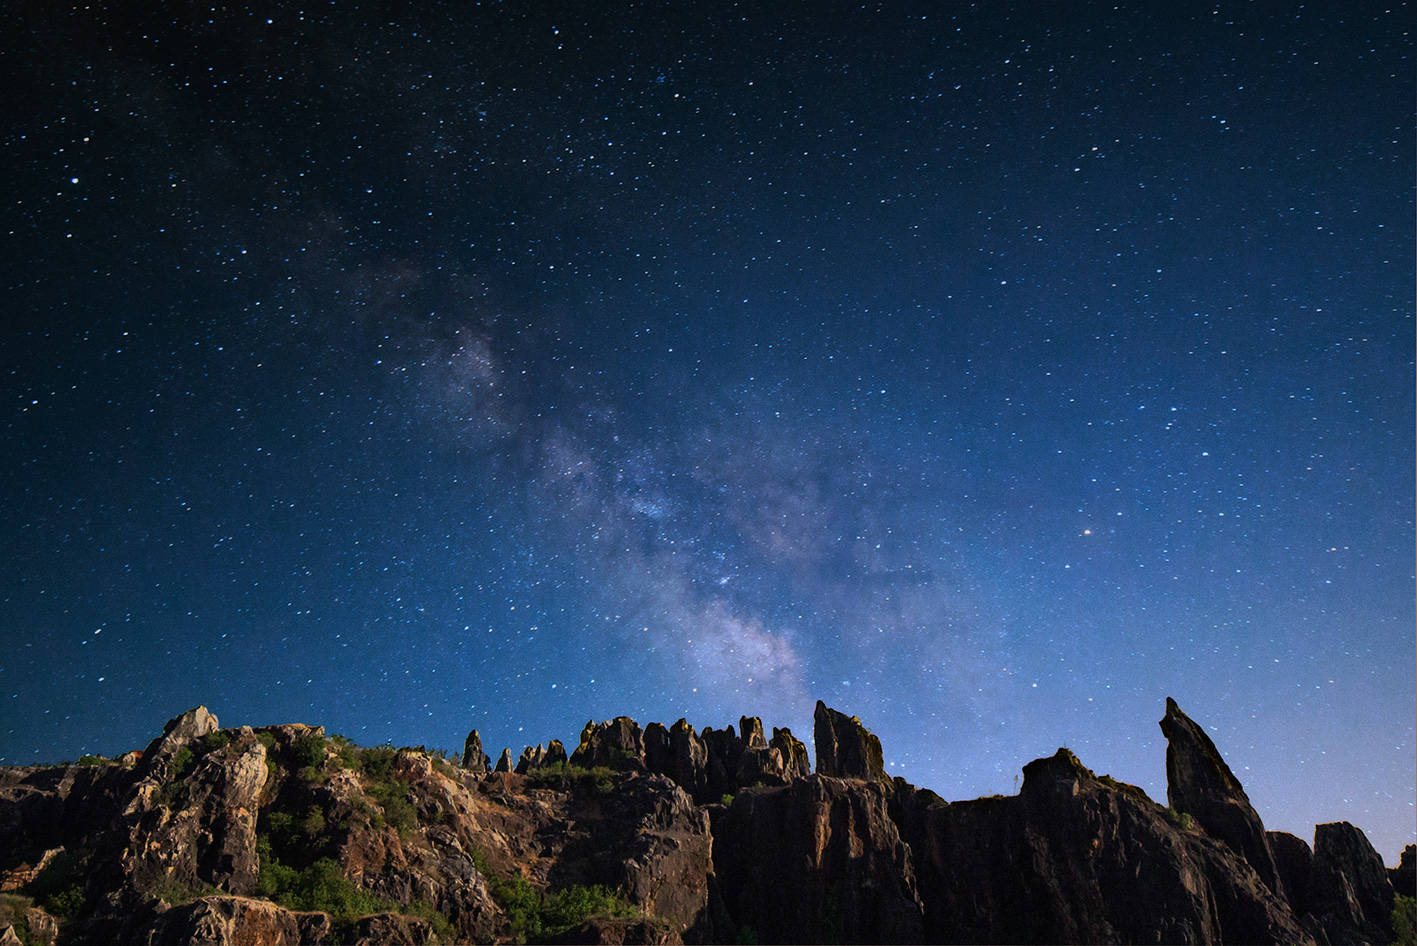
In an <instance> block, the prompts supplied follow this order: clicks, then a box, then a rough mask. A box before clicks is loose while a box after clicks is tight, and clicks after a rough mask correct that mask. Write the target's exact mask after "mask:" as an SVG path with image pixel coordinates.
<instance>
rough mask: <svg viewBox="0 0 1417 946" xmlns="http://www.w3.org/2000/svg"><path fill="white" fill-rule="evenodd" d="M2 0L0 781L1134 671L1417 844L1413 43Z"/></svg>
mask: <svg viewBox="0 0 1417 946" xmlns="http://www.w3.org/2000/svg"><path fill="white" fill-rule="evenodd" d="M411 7H412V8H411V9H409V8H405V6H404V5H395V6H390V5H384V4H372V3H355V4H341V5H339V6H338V7H336V6H334V5H332V4H327V3H309V4H304V5H299V4H284V5H281V6H280V7H279V8H276V6H275V5H269V6H268V7H252V8H251V9H249V10H245V11H240V12H232V11H230V10H227V9H224V8H218V9H209V8H208V7H206V6H202V5H197V4H189V3H175V4H167V5H163V6H162V7H161V8H154V9H153V10H151V11H149V12H146V13H142V12H134V11H123V12H114V11H112V10H109V11H104V12H100V11H92V10H75V11H70V10H58V9H55V8H51V6H50V5H48V4H32V5H28V6H25V7H23V8H21V9H20V10H19V12H15V11H13V10H12V11H8V12H5V13H3V14H0V36H3V37H4V38H3V40H0V73H2V74H3V79H4V87H5V88H6V89H7V90H9V95H8V97H7V104H6V107H5V115H4V117H3V128H0V132H3V134H2V135H0V166H3V168H4V170H5V177H6V180H7V181H8V182H9V183H8V187H7V192H6V196H5V201H4V219H3V221H0V222H3V227H0V237H3V240H4V243H3V248H0V280H3V281H0V286H3V294H4V295H3V302H0V308H3V312H4V323H3V328H0V332H3V336H0V340H3V344H0V371H3V373H0V385H2V386H3V389H2V390H0V394H3V398H4V400H3V402H0V457H2V458H3V460H2V461H0V562H2V563H3V567H2V568H0V581H3V584H0V642H3V647H0V699H3V701H4V703H3V706H4V709H3V711H0V762H4V763H21V762H34V761H52V760H57V759H61V758H73V757H76V756H78V755H79V754H81V753H83V752H99V753H104V754H116V753H118V752H121V751H124V750H126V749H129V748H133V747H136V746H139V745H141V744H143V743H144V741H145V740H147V739H148V738H150V736H151V735H152V734H153V733H154V731H155V730H156V729H157V728H158V727H160V725H161V724H162V722H163V721H165V720H166V719H167V718H169V717H171V716H173V715H175V714H176V713H178V712H181V711H182V710H184V709H187V708H188V707H190V706H192V705H196V704H198V703H203V704H206V705H207V706H209V707H211V708H212V709H213V711H215V712H216V713H217V714H218V715H219V716H220V718H221V720H222V722H223V723H224V724H226V725H237V724H241V723H249V724H254V725H260V724H265V723H273V722H284V721H291V720H298V721H305V722H312V723H323V724H324V725H326V726H327V727H328V728H329V729H330V730H331V731H336V732H343V733H345V734H346V735H349V736H350V737H352V738H354V739H356V740H357V741H360V742H363V743H371V744H372V743H377V742H381V741H384V740H392V741H393V742H395V743H397V744H427V745H430V746H432V745H438V746H445V747H460V746H461V740H462V737H463V736H464V735H465V734H466V732H467V730H468V729H469V728H471V727H477V728H478V729H479V730H481V731H482V732H483V734H484V739H485V740H486V742H487V743H488V744H489V745H492V746H494V747H496V748H500V747H501V746H504V745H507V746H511V747H512V748H513V750H514V752H515V751H518V750H519V749H520V748H521V746H522V745H524V744H525V743H527V742H531V743H535V742H541V741H545V740H547V739H550V738H552V737H556V738H560V739H562V740H563V741H567V742H574V740H575V738H576V734H577V733H578V732H579V730H580V727H581V725H582V724H583V723H584V722H585V721H586V720H587V719H588V718H595V719H602V718H608V717H610V716H614V715H619V714H629V715H633V716H635V717H636V718H638V719H639V720H640V721H641V722H647V721H649V720H656V719H657V720H661V721H663V722H666V723H670V722H673V721H674V720H675V719H677V718H679V717H680V716H687V717H688V719H689V721H690V722H691V723H693V724H695V725H696V726H699V727H703V726H706V725H712V726H715V727H718V726H722V725H724V724H725V723H728V722H735V721H736V720H737V718H738V716H740V715H742V714H749V715H761V716H762V717H763V718H764V722H765V723H766V724H767V725H770V726H771V725H779V726H781V725H789V726H791V727H792V728H793V730H794V731H796V732H797V733H798V734H799V735H801V736H803V737H807V738H808V739H809V741H810V738H809V737H810V732H811V725H810V723H811V707H812V705H813V703H814V701H815V700H816V699H818V698H821V699H824V700H826V701H827V702H828V703H829V704H831V705H833V706H836V707H838V708H840V709H842V710H845V711H847V712H850V713H854V714H859V715H860V716H861V717H862V718H863V720H864V721H865V722H866V724H867V725H868V726H870V727H871V728H872V729H873V730H875V731H876V732H877V733H878V734H879V735H880V736H881V737H882V740H883V742H884V745H885V749H886V754H887V761H888V762H889V763H891V765H892V769H891V771H892V772H893V773H896V774H904V775H905V776H906V777H907V778H909V779H910V780H911V781H913V782H915V783H917V784H921V785H926V786H929V787H932V788H935V789H936V790H938V791H940V792H941V793H942V794H943V795H945V796H946V797H947V798H964V797H973V796H975V795H978V794H987V793H992V792H1011V791H1013V790H1014V778H1015V775H1016V774H1017V773H1018V772H1019V770H1020V768H1021V766H1022V765H1023V764H1024V763H1026V762H1028V761H1029V760H1031V759H1033V758H1036V757H1039V756H1042V755H1047V754H1050V753H1051V752H1053V750H1055V749H1056V748H1057V747H1058V746H1060V745H1067V746H1069V747H1071V748H1072V749H1074V750H1075V751H1076V752H1077V753H1078V754H1079V756H1080V757H1081V758H1082V760H1083V761H1084V763H1086V764H1087V765H1089V766H1090V767H1092V768H1094V769H1096V770H1097V771H1099V772H1110V773H1111V774H1112V775H1114V776H1116V777H1117V778H1119V779H1123V780H1125V781H1131V782H1135V783H1137V784H1140V785H1141V786H1142V787H1144V788H1145V789H1146V790H1147V791H1148V793H1149V794H1151V796H1152V797H1153V798H1156V799H1158V800H1164V798H1165V775H1164V755H1165V752H1164V745H1165V744H1164V740H1163V739H1162V738H1161V735H1160V731H1159V729H1158V728H1157V725H1156V721H1157V720H1158V719H1160V717H1161V715H1162V713H1163V711H1164V701H1165V697H1166V696H1168V695H1169V696H1174V697H1175V698H1176V699H1177V700H1178V701H1179V702H1180V704H1181V706H1182V707H1183V708H1184V709H1185V710H1186V711H1187V712H1188V713H1189V714H1190V715H1192V716H1193V717H1195V718H1196V719H1197V721H1198V722H1200V723H1201V724H1202V725H1203V726H1205V727H1206V728H1207V729H1208V730H1209V732H1210V733H1211V735H1212V736H1213V737H1214V739H1215V741H1216V742H1217V744H1218V745H1219V747H1220V748H1221V750H1222V752H1224V753H1225V754H1226V756H1227V758H1228V760H1229V761H1230V763H1231V765H1232V767H1234V768H1235V770H1236V772H1237V774H1238V775H1239V776H1240V778H1241V780H1242V781H1243V782H1244V784H1245V786H1246V788H1247V790H1248V792H1249V794H1250V796H1251V798H1252V800H1253V801H1254V802H1255V804H1256V806H1257V808H1258V809H1259V810H1260V812H1261V815H1262V816H1263V817H1264V819H1265V821H1266V824H1267V825H1268V826H1269V827H1271V828H1278V829H1284V830H1290V831H1294V832H1295V833H1298V834H1300V835H1301V836H1304V837H1311V836H1312V825H1313V824H1314V823H1316V822H1322V821H1332V820H1349V821H1352V822H1353V823H1355V824H1358V825H1359V826H1360V827H1362V828H1363V829H1364V830H1365V831H1366V832H1367V833H1368V834H1369V836H1370V837H1371V838H1372V839H1373V840H1374V842H1375V844H1376V845H1377V846H1378V848H1379V849H1380V850H1381V851H1382V853H1383V854H1384V855H1385V857H1386V858H1387V859H1389V861H1393V860H1395V858H1396V855H1397V852H1398V849H1399V848H1400V846H1401V845H1402V844H1404V843H1409V842H1411V841H1412V840H1413V839H1414V827H1413V826H1414V820H1415V819H1414V811H1413V806H1414V793H1417V789H1414V769H1417V765H1414V751H1417V750H1414V708H1417V692H1414V647H1415V646H1417V645H1415V644H1414V569H1413V561H1414V528H1413V483H1414V436H1413V431H1414V371H1413V356H1414V347H1415V346H1417V343H1415V342H1414V321H1413V314H1414V313H1413V310H1414V280H1415V279H1417V277H1415V276H1414V262H1413V261H1414V207H1413V177H1414V165H1415V164H1417V162H1415V161H1414V154H1413V138H1414V135H1413V132H1414V128H1413V116H1412V102H1413V101H1414V82H1413V75H1414V73H1413V68H1412V62H1411V58H1410V51H1411V44H1412V33H1411V29H1412V24H1413V16H1412V11H1411V9H1410V8H1409V7H1408V6H1407V5H1406V4H1401V3H1400V4H1393V5H1391V8H1390V10H1389V9H1382V8H1378V7H1362V8H1354V7H1352V6H1351V5H1346V4H1319V5H1306V6H1304V7H1302V8H1295V6H1294V5H1292V4H1258V3H1257V4H1246V5H1223V6H1220V7H1218V8H1211V7H1205V6H1201V5H1194V4H1190V5H1183V6H1181V7H1180V8H1171V7H1166V8H1163V7H1162V6H1158V5H1154V4H1135V5H1130V6H1124V7H1122V8H1121V9H1117V8H1116V7H1114V6H1113V5H1111V4H1089V3H1069V4H1059V5H1052V6H1046V5H1038V4H1022V5H1010V4H1002V3H988V4H980V5H965V4H946V3H930V4H924V5H909V4H886V5H868V6H865V7H858V6H846V5H837V4H826V3H820V4H818V3H814V4H802V5H763V4H749V5H742V6H735V5H732V4H726V3H712V4H694V3H674V4H666V5H637V4H622V5H618V6H615V7H606V8H600V7H586V6H585V5H553V4H541V3H538V4H520V5H518V4H510V5H509V4H489V5H485V6H481V7H475V8H474V7H470V6H467V5H462V4H452V5H446V6H443V5H432V4H414V5H411Z"/></svg>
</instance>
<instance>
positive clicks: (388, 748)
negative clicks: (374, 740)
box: [357, 743, 398, 782]
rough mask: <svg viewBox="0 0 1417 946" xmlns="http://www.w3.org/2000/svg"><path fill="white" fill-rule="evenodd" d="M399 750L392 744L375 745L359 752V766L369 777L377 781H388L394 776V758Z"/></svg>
mask: <svg viewBox="0 0 1417 946" xmlns="http://www.w3.org/2000/svg"><path fill="white" fill-rule="evenodd" d="M397 757H398V750H397V749H395V748H394V747H393V746H392V745H389V744H387V743H386V744H384V745H382V746H374V747H373V748H372V749H362V750H360V752H359V760H358V763H357V768H358V769H359V771H360V772H362V773H363V774H364V775H365V776H366V777H367V778H369V779H371V780H372V781H375V782H386V781H388V780H389V779H391V778H393V777H394V759H395V758H397Z"/></svg>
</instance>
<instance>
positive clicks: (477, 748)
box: [462, 729, 492, 775]
mask: <svg viewBox="0 0 1417 946" xmlns="http://www.w3.org/2000/svg"><path fill="white" fill-rule="evenodd" d="M462 767H463V768H465V769H468V770H470V771H472V772H474V773H475V774H477V775H486V774H487V773H488V772H491V771H492V760H491V759H489V758H488V757H487V753H485V752H483V751H482V737H481V736H480V735H478V732H477V730H476V729H474V730H473V731H472V732H470V733H468V734H467V741H466V742H464V743H463V750H462Z"/></svg>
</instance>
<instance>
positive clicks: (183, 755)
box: [167, 746, 196, 779]
mask: <svg viewBox="0 0 1417 946" xmlns="http://www.w3.org/2000/svg"><path fill="white" fill-rule="evenodd" d="M195 758H196V757H195V756H194V755H193V754H192V750H191V748H189V747H188V746H183V747H182V748H180V749H178V750H177V751H176V752H174V753H172V756H171V757H170V758H169V759H168V760H167V772H168V776H167V777H168V778H170V779H179V778H181V777H182V776H184V775H186V774H187V772H188V770H189V769H191V768H192V762H193V761H194V760H195Z"/></svg>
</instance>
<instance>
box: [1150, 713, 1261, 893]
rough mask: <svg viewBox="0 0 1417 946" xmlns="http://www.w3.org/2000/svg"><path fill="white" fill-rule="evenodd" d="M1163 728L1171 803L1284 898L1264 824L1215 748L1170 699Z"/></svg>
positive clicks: (1167, 785) (1168, 796)
mask: <svg viewBox="0 0 1417 946" xmlns="http://www.w3.org/2000/svg"><path fill="white" fill-rule="evenodd" d="M1160 725H1161V732H1162V733H1163V734H1164V735H1165V736H1166V800H1167V803H1168V804H1169V805H1170V806H1171V807H1172V808H1174V809H1176V810H1177V811H1181V812H1185V813H1186V814H1189V815H1190V816H1191V817H1193V818H1195V819H1196V822H1197V823H1198V824H1199V825H1200V826H1201V827H1202V828H1203V829H1205V832H1206V833H1207V834H1209V835H1210V836H1211V837H1213V838H1215V839H1217V840H1219V841H1223V842H1224V843H1225V844H1228V845H1229V846H1230V847H1231V849H1232V850H1234V851H1235V852H1236V853H1237V854H1239V855H1240V856H1241V857H1243V858H1244V859H1245V860H1246V861H1247V862H1249V865H1250V866H1251V867H1253V868H1254V869H1255V873H1257V874H1259V875H1260V879H1261V880H1263V881H1264V882H1265V884H1266V885H1267V886H1268V887H1269V889H1270V890H1271V891H1273V892H1274V893H1275V894H1276V895H1278V896H1280V897H1283V896H1284V885H1283V883H1281V882H1280V879H1279V870H1278V868H1277V867H1276V866H1275V863H1274V852H1273V851H1271V850H1270V847H1269V839H1268V838H1267V837H1266V835H1265V829H1264V822H1262V821H1261V820H1260V816H1259V813H1258V812H1256V811H1255V809H1254V807H1253V806H1252V805H1251V804H1250V799H1249V796H1248V795H1246V794H1245V789H1244V787H1243V786H1242V785H1241V784H1240V780H1239V779H1237V778H1236V777H1235V773H1234V772H1231V771H1230V766H1228V765H1226V764H1225V760H1224V759H1223V758H1221V756H1220V750H1218V749H1216V748H1215V743H1213V742H1211V741H1210V737H1209V736H1207V735H1206V734H1205V730H1203V729H1201V727H1200V726H1199V725H1197V724H1196V723H1195V722H1194V721H1193V720H1192V719H1191V718H1190V717H1189V716H1187V715H1186V714H1185V713H1183V712H1181V708H1180V707H1179V706H1177V705H1176V701H1175V700H1173V699H1171V698H1170V697H1169V696H1168V697H1167V698H1166V715H1165V716H1164V717H1162V719H1161V723H1160Z"/></svg>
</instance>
